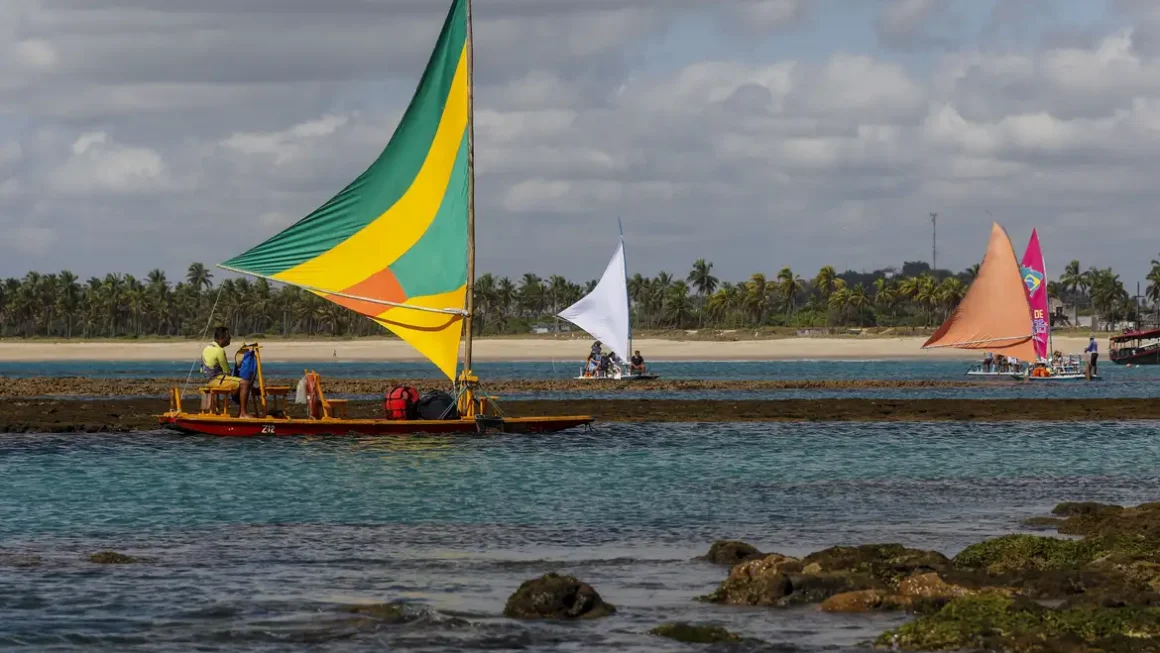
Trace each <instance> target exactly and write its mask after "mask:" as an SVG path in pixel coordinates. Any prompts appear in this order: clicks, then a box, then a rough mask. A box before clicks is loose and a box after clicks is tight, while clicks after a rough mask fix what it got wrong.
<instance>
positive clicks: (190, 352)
mask: <svg viewBox="0 0 1160 653" xmlns="http://www.w3.org/2000/svg"><path fill="white" fill-rule="evenodd" d="M591 342H592V341H591V340H588V339H581V338H576V339H563V338H561V339H558V340H553V339H547V338H526V339H513V338H497V339H486V338H485V339H480V340H476V341H475V353H474V355H475V358H476V360H481V361H579V360H583V359H584V357H585V356H586V355H587V353H588V349H589V347H590V346H591ZM923 342H924V338H878V337H866V338H857V337H852V338H783V339H771V340H741V341H735V342H728V341H679V340H660V339H641V340H636V341H634V342H633V346H634V348H636V349H639V350H640V351H641V353H642V354H643V355H644V357H645V358H646V360H649V361H652V362H664V361H746V360H751V361H771V360H900V359H923V358H943V359H958V360H972V359H975V358H981V356H982V354H981V353H979V352H973V351H963V350H958V349H940V350H929V351H924V350H922V349H921V346H922V343H923ZM235 344H240V343H239V342H235ZM1086 344H1087V340H1086V339H1085V338H1074V337H1069V338H1057V339H1055V342H1054V345H1055V348H1056V349H1059V350H1061V351H1064V352H1076V353H1078V352H1080V351H1081V350H1082V349H1083V348H1084V346H1086ZM201 347H202V344H201V343H199V342H194V341H189V340H171V341H141V342H133V341H103V342H37V341H32V342H29V341H20V340H0V361H10V362H17V361H66V360H90V361H134V360H135V361H154V360H163V361H169V360H172V361H178V360H191V359H194V358H195V357H196V356H197V355H198V353H199V352H200V351H201ZM230 349H231V351H232V349H233V346H231V347H230ZM1100 349H1101V352H1106V351H1107V340H1106V339H1102V340H1101V342H1100ZM1105 355H1106V353H1105ZM262 358H263V360H266V361H269V362H295V361H315V362H317V361H332V360H338V361H418V360H422V357H421V356H420V355H419V354H418V353H416V352H415V350H414V349H411V347H410V346H408V345H407V344H406V343H404V342H402V341H400V340H391V339H385V338H384V339H373V338H366V339H360V340H338V341H336V340H318V341H280V340H276V341H270V342H268V343H267V344H265V345H264V346H263V347H262Z"/></svg>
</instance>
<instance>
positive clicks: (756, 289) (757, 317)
mask: <svg viewBox="0 0 1160 653" xmlns="http://www.w3.org/2000/svg"><path fill="white" fill-rule="evenodd" d="M774 290H775V285H774V284H773V283H772V282H769V281H766V280H765V275H764V274H761V273H760V272H759V273H757V274H754V275H753V276H751V277H749V282H748V283H746V284H745V308H746V309H747V310H748V311H749V313H750V315H752V316H753V319H754V321H755V322H756V323H757V326H762V325H763V324H765V311H766V310H767V309H768V308H769V297H770V295H771V294H772V291H774Z"/></svg>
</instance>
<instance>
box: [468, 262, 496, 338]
mask: <svg viewBox="0 0 1160 653" xmlns="http://www.w3.org/2000/svg"><path fill="white" fill-rule="evenodd" d="M474 292H475V315H474V316H472V320H471V325H472V327H474V330H475V333H477V334H482V333H483V329H484V325H485V324H486V322H487V320H488V317H489V316H490V314H491V313H493V312H494V311H495V307H496V304H497V299H498V294H499V293H498V288H497V285H496V281H495V276H494V275H492V274H491V273H490V272H488V273H487V274H484V275H481V276H480V277H479V278H478V279H476V280H475V286H474Z"/></svg>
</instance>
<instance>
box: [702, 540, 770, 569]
mask: <svg viewBox="0 0 1160 653" xmlns="http://www.w3.org/2000/svg"><path fill="white" fill-rule="evenodd" d="M763 557H765V554H764V553H762V552H761V551H759V550H757V547H755V546H753V545H752V544H749V543H747V542H741V541H739V540H717V541H716V542H714V543H713V544H712V546H710V547H709V553H707V554H705V556H704V557H703V558H702V559H703V560H708V561H709V562H711V563H713V564H715V565H725V566H728V567H733V566H735V565H739V564H741V563H742V562H748V561H750V560H756V559H758V558H763Z"/></svg>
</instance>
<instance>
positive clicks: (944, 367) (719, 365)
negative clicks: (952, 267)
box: [0, 360, 1160, 399]
mask: <svg viewBox="0 0 1160 653" xmlns="http://www.w3.org/2000/svg"><path fill="white" fill-rule="evenodd" d="M302 367H303V366H302V364H300V363H265V364H264V365H263V369H264V371H265V374H266V376H267V377H268V378H276V377H290V378H296V377H297V376H300V375H301V374H302ZM310 367H312V368H313V369H316V370H317V371H318V372H319V373H321V374H322V375H323V376H324V377H326V378H331V377H335V378H411V379H421V378H430V379H433V380H434V379H442V377H440V375H439V372H438V371H437V370H436V369H435V368H434V367H432V366H431V365H429V364H426V363H343V362H338V363H318V364H311V365H310ZM969 367H970V365H969V363H966V362H963V361H946V360H909V361H898V360H893V361H764V362H755V361H748V362H747V361H731V362H712V361H700V362H671V363H666V362H657V363H652V364H651V370H652V371H654V372H656V373H658V374H660V375H661V376H662V377H663V378H664V379H699V380H722V381H756V380H770V381H799V380H834V381H859V380H891V381H904V380H905V381H922V380H939V381H963V382H970V383H971V384H972V385H969V386H962V387H939V388H856V389H818V390H813V389H795V390H763V391H734V390H690V391H657V390H647V389H634V388H632V387H625V388H618V389H615V390H602V389H601V388H600V385H599V383H594V384H593V389H592V390H569V391H567V392H505V393H504V397H505V398H507V399H603V398H608V399H637V398H641V399H645V398H655V399H663V398H670V399H671V398H688V399H831V398H852V397H861V398H875V399H956V398H958V399H1002V398H1026V399H1036V398H1074V399H1093V398H1151V397H1160V366H1153V367H1140V368H1125V367H1120V366H1117V365H1114V364H1111V363H1106V364H1104V365H1102V366H1100V373H1101V375H1102V376H1103V379H1102V380H1100V381H1096V382H1092V383H1088V382H1085V381H1073V382H1050V383H1045V382H1017V381H1013V380H1009V379H990V380H985V381H982V382H979V381H978V380H971V379H969V378H968V377H967V376H965V373H966V370H967V369H968V368H969ZM476 371H477V372H478V373H479V375H480V377H481V378H482V379H484V380H489V379H496V380H498V379H528V380H545V381H547V380H565V379H569V378H572V377H573V376H574V375H575V372H576V369H575V366H574V365H564V364H561V363H559V362H556V363H553V362H550V361H549V362H521V363H486V362H485V363H479V364H478V365H477V366H476ZM188 372H189V367H188V364H184V363H181V362H174V361H128V362H92V361H48V362H40V363H30V362H0V377H4V376H6V377H36V376H48V377H69V376H87V377H95V378H107V377H119V378H184V377H185V376H186V375H187V374H188ZM441 382H442V381H441ZM385 389H386V388H384V390H385ZM336 396H342V397H346V398H353V399H378V398H380V395H373V396H372V395H336Z"/></svg>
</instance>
